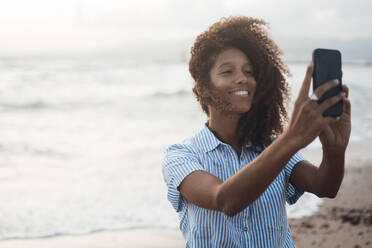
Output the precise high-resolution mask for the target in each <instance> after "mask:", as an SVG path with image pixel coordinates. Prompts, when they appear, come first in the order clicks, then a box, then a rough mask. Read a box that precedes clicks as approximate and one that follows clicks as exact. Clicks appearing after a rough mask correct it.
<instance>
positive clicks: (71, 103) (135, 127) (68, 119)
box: [0, 56, 372, 239]
mask: <svg viewBox="0 0 372 248" xmlns="http://www.w3.org/2000/svg"><path fill="white" fill-rule="evenodd" d="M306 65H307V64H306V63H302V62H296V63H294V62H292V63H291V62H290V63H289V68H290V70H291V71H292V74H293V76H292V77H291V78H289V82H290V85H291V88H292V92H293V95H292V100H293V101H294V99H295V96H296V94H297V92H298V90H299V87H300V86H301V83H302V80H303V76H304V74H305V70H306ZM371 68H372V67H371V64H366V63H359V62H356V63H352V62H346V63H344V65H343V74H344V77H343V82H344V83H345V84H347V85H348V86H349V88H350V99H351V102H352V125H353V129H352V135H351V143H358V142H362V141H365V140H371V138H372V115H371V111H370V106H372V84H371V79H370V74H371ZM192 85H193V82H192V79H191V77H190V75H189V73H188V66H187V63H186V62H170V61H168V62H160V61H158V62H156V61H155V62H151V61H147V62H133V61H127V60H125V58H123V57H120V56H104V57H99V56H81V57H79V56H71V57H69V56H65V57H61V56H49V57H46V56H45V57H41V56H34V57H32V56H28V57H21V56H18V57H1V58H0V154H1V156H0V202H1V205H0V239H10V238H32V237H45V236H53V235H59V234H82V233H88V232H92V231H97V230H114V229H127V228H142V227H155V228H156V227H160V228H177V226H178V218H177V215H176V213H175V212H174V210H173V209H172V208H171V205H170V204H169V203H168V201H167V199H166V187H165V184H164V181H163V178H162V174H161V164H162V158H163V152H164V150H165V149H166V147H167V146H169V145H171V144H173V143H176V142H180V141H182V140H183V139H185V138H187V137H190V136H192V135H193V134H194V133H195V132H197V131H198V130H199V129H200V128H201V127H202V125H203V124H204V123H205V121H206V117H205V115H204V114H203V113H202V111H201V109H200V107H199V105H198V103H197V102H196V100H195V98H194V96H193V95H192V93H191V88H192ZM293 101H292V102H293ZM319 146H320V144H319V142H314V143H312V144H311V145H310V148H311V147H313V148H317V147H319ZM320 203H321V200H319V199H317V198H316V197H314V196H312V195H310V194H305V195H304V197H302V199H301V200H300V201H299V202H298V203H297V204H296V205H294V206H291V207H290V208H288V215H289V217H293V218H295V217H301V216H305V215H311V214H312V213H313V212H314V211H315V210H316V209H317V207H318V205H319V204H320Z"/></svg>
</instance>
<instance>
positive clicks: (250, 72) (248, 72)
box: [245, 71, 253, 74]
mask: <svg viewBox="0 0 372 248" xmlns="http://www.w3.org/2000/svg"><path fill="white" fill-rule="evenodd" d="M245 73H246V74H253V71H245Z"/></svg>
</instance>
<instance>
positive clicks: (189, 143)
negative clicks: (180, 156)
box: [165, 136, 200, 154]
mask: <svg viewBox="0 0 372 248" xmlns="http://www.w3.org/2000/svg"><path fill="white" fill-rule="evenodd" d="M174 152H179V153H193V154H198V153H199V152H200V149H199V147H198V145H197V142H196V139H195V136H193V137H190V138H187V139H184V140H183V141H181V142H180V143H175V144H172V145H170V146H168V147H167V149H166V150H165V153H166V154H168V153H174Z"/></svg>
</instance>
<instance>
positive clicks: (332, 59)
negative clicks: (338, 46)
mask: <svg viewBox="0 0 372 248" xmlns="http://www.w3.org/2000/svg"><path fill="white" fill-rule="evenodd" d="M313 63H314V71H313V90H315V89H316V88H318V87H319V86H320V85H322V84H324V83H325V82H327V81H330V80H332V79H338V82H339V83H338V85H337V86H336V87H334V88H332V89H330V90H329V91H327V92H326V93H325V94H324V95H323V96H322V97H321V98H320V99H319V100H318V103H319V104H320V103H322V102H323V101H324V100H326V99H328V98H330V97H332V96H335V95H337V94H339V93H340V92H341V90H342V87H341V85H342V69H341V52H340V51H338V50H331V49H322V48H318V49H315V50H314V51H313ZM342 111H343V102H342V100H341V101H339V102H338V103H336V104H335V105H333V106H331V107H330V108H328V109H327V110H326V111H324V113H323V116H333V117H337V116H340V115H341V114H342Z"/></svg>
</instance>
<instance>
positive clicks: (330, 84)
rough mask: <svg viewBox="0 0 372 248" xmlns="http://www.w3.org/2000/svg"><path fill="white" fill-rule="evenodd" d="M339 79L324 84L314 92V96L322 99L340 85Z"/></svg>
mask: <svg viewBox="0 0 372 248" xmlns="http://www.w3.org/2000/svg"><path fill="white" fill-rule="evenodd" d="M338 83H339V82H338V79H334V80H330V81H327V82H326V83H324V84H322V85H321V86H319V87H318V88H316V89H315V90H314V94H315V95H316V96H317V97H318V98H321V97H322V96H323V95H324V94H325V93H326V92H327V91H329V90H330V89H332V88H333V87H336V86H337V85H338Z"/></svg>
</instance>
